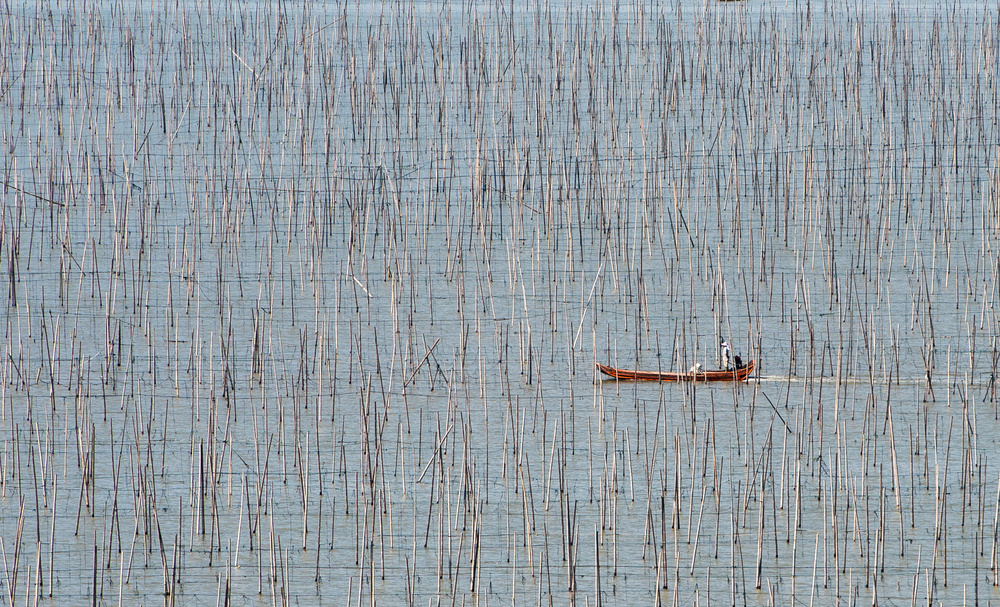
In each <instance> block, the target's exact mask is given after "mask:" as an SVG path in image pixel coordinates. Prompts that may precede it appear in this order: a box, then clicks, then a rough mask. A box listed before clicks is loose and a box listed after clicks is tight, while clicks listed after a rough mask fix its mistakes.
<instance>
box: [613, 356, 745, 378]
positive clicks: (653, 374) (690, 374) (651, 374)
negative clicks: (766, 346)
mask: <svg viewBox="0 0 1000 607" xmlns="http://www.w3.org/2000/svg"><path fill="white" fill-rule="evenodd" d="M754 366H755V364H754V361H752V360H751V361H750V362H748V363H747V364H746V366H744V367H741V368H739V369H730V370H728V371H727V370H726V369H709V370H706V371H686V372H685V371H633V370H631V369H617V368H615V367H609V366H608V365H602V364H601V363H597V368H598V369H599V370H600V372H601V373H604V374H605V375H610V376H611V377H614V378H615V379H620V380H627V381H639V380H642V381H695V382H701V381H746V379H747V377H749V376H750V374H751V373H753V369H754Z"/></svg>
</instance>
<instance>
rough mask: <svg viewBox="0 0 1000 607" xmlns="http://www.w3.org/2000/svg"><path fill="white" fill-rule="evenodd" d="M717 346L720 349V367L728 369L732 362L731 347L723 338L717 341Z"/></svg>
mask: <svg viewBox="0 0 1000 607" xmlns="http://www.w3.org/2000/svg"><path fill="white" fill-rule="evenodd" d="M719 348H721V349H722V368H723V369H725V370H726V371H728V370H729V368H730V367H731V366H732V362H733V349H732V348H730V347H729V342H727V341H726V340H724V339H723V340H721V341H720V342H719Z"/></svg>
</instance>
